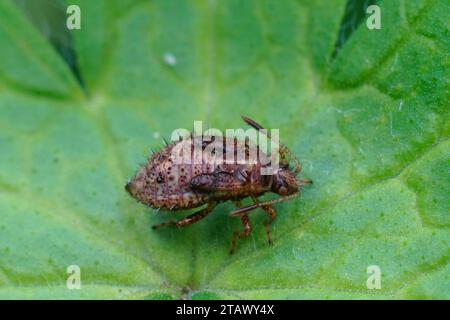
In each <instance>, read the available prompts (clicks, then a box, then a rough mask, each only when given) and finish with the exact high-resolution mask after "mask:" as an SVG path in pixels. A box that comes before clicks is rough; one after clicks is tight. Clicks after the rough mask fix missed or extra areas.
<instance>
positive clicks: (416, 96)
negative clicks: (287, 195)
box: [0, 0, 450, 299]
mask: <svg viewBox="0 0 450 320" xmlns="http://www.w3.org/2000/svg"><path fill="white" fill-rule="evenodd" d="M69 2H70V4H73V3H75V4H78V5H79V6H80V8H81V19H82V22H81V30H72V31H68V30H64V31H61V30H63V29H64V28H65V8H66V5H68V4H69ZM69 2H67V4H64V3H60V4H59V9H58V8H56V9H54V10H56V11H58V10H59V12H60V14H63V15H64V18H62V19H61V16H58V14H56V17H55V18H54V20H52V19H49V20H51V21H53V23H49V24H48V25H49V27H48V28H47V29H46V30H47V31H46V32H45V30H44V32H42V31H43V28H42V23H43V22H42V21H44V20H45V19H47V18H45V17H48V16H47V15H40V14H42V12H41V11H39V10H43V9H42V8H48V7H49V2H48V1H43V2H41V4H43V5H42V6H37V7H35V9H33V7H31V8H30V7H29V6H28V5H29V3H28V2H26V1H15V2H13V1H10V0H8V1H1V2H0V48H1V50H0V150H1V152H0V297H1V298H148V299H172V298H180V297H185V298H192V299H223V298H239V299H240V298H242V299H246V298H265V299H268V298H275V299H285V298H291V299H299V298H344V299H345V298H350V299H352V298H357V299H364V298H442V299H444V298H446V299H449V298H450V265H449V253H450V246H449V245H450V236H449V227H450V215H449V212H450V210H449V209H450V208H449V203H450V201H449V196H448V195H449V192H450V183H449V179H448V168H449V151H450V145H449V141H448V135H449V108H448V103H449V79H448V75H449V55H448V52H449V51H450V42H449V39H450V37H449V22H448V13H449V6H448V2H447V1H444V0H438V1H420V0H415V1H377V4H378V5H379V6H380V7H381V13H382V29H381V30H368V29H367V28H366V26H365V22H364V19H365V17H366V16H365V15H364V13H363V14H361V13H360V12H359V11H358V12H356V11H357V10H364V8H363V7H364V6H366V5H367V2H366V1H348V2H347V1H343V0H333V1H328V0H327V1H325V0H321V1H289V0H285V1H269V0H267V1H233V0H227V1H217V0H210V1H163V0H160V1H156V0H155V1H136V0H127V1H112V0H110V1H106V0H104V1H102V0H96V1H88V0H85V1H69ZM44 4H45V5H44ZM39 8H40V9H39ZM48 10H49V11H48V12H52V11H51V10H52V9H48ZM352 10H353V11H352ZM45 12H47V11H45ZM48 12H47V13H48ZM352 12H353V13H352ZM48 14H50V13H48ZM355 14H356V15H357V16H358V17H359V18H358V19H356V20H357V21H356V20H355V21H356V23H354V22H349V19H353V18H352V17H353V16H354V15H355ZM33 16H34V19H33ZM50 16H51V14H50ZM40 17H42V18H40ZM349 23H350V25H352V26H353V27H352V28H351V30H350V31H348V30H347V29H345V28H346V26H348V25H349ZM36 26H37V27H36ZM39 26H40V28H39ZM58 28H62V29H61V30H60V29H58ZM39 30H40V31H39ZM346 30H347V31H346ZM353 30H354V31H353ZM352 31H353V32H352ZM60 32H61V33H60ZM52 35H60V36H61V37H59V36H56V38H55V36H52ZM55 39H56V40H55ZM58 39H59V40H60V41H59V40H58ZM61 48H63V49H61ZM64 48H65V49H64ZM64 52H65V53H64ZM168 57H170V59H168ZM242 114H245V115H248V116H251V117H252V118H254V119H255V120H257V121H259V122H261V123H262V124H264V125H265V126H266V127H268V128H280V131H281V138H282V140H283V141H284V142H285V143H286V144H287V145H288V146H290V147H291V148H292V149H293V151H294V152H295V153H296V154H297V155H298V156H299V158H300V159H301V160H302V162H303V167H304V173H303V174H304V176H307V177H310V178H312V179H313V180H314V183H315V184H314V185H313V186H311V187H309V188H305V190H304V192H303V195H302V197H301V198H299V199H297V200H295V201H292V202H289V203H285V204H280V205H278V206H277V208H278V212H279V218H278V219H277V220H276V222H275V223H274V224H273V227H272V233H273V237H274V242H275V244H274V246H273V247H269V246H268V245H267V243H266V238H265V231H264V227H263V225H262V221H263V219H264V218H265V217H264V213H263V212H262V211H258V212H255V213H253V214H252V216H251V220H252V224H253V230H254V232H253V234H252V237H251V238H249V239H246V240H243V241H240V242H239V246H238V250H237V252H236V254H235V255H233V256H230V255H228V249H229V245H230V236H231V233H232V232H233V231H234V230H237V229H239V228H240V227H241V226H240V222H239V221H238V219H232V218H230V217H229V216H228V213H229V212H230V210H231V209H232V206H231V205H228V204H224V205H221V206H220V207H219V208H218V209H216V210H215V212H214V213H213V214H211V215H210V216H208V217H207V218H205V219H204V220H203V221H202V222H201V223H198V224H195V225H193V226H190V227H188V228H185V229H182V230H176V229H175V228H174V229H171V228H168V229H165V230H160V231H158V232H155V231H152V230H151V228H150V226H151V225H152V224H153V223H157V222H160V221H164V220H167V219H168V218H173V216H176V217H180V216H181V215H185V214H186V213H181V214H180V213H177V214H175V213H162V212H154V211H152V210H150V209H147V208H145V207H144V206H142V205H140V204H138V203H136V202H135V201H134V200H133V199H131V198H130V197H129V196H128V195H127V194H126V193H125V191H124V189H123V186H124V184H125V182H126V181H127V179H128V178H129V177H130V176H131V175H132V174H133V173H134V171H135V170H136V168H137V167H138V165H139V164H140V163H142V162H143V161H145V159H146V156H147V155H148V154H149V152H150V148H153V149H158V148H160V147H161V145H162V143H161V141H160V140H161V139H160V137H169V136H170V133H171V132H172V130H173V129H175V128H190V127H191V126H192V124H193V120H203V121H205V122H206V123H207V124H208V125H210V126H212V127H215V128H220V129H225V128H236V127H242V126H243V124H242V122H241V120H240V116H241V115H242ZM69 265H78V266H80V268H81V289H80V290H69V289H67V287H66V280H67V277H68V274H67V273H66V270H67V267H68V266H69ZM371 265H376V266H379V268H380V270H381V289H379V290H369V289H368V288H367V285H366V283H367V278H368V277H369V276H370V275H369V274H368V273H367V267H368V266H371Z"/></svg>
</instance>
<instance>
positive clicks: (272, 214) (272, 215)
mask: <svg viewBox="0 0 450 320" xmlns="http://www.w3.org/2000/svg"><path fill="white" fill-rule="evenodd" d="M252 199H253V202H254V203H255V205H258V204H259V203H260V202H259V199H258V198H257V197H252ZM261 208H262V209H263V210H264V211H265V212H266V213H267V214H268V215H269V219H267V220H264V226H265V227H266V235H267V241H268V242H269V245H272V244H273V241H272V237H271V235H270V224H271V223H272V222H273V220H275V219H276V218H277V212H276V211H275V209H274V208H273V207H272V206H271V205H270V204H269V205H264V206H261Z"/></svg>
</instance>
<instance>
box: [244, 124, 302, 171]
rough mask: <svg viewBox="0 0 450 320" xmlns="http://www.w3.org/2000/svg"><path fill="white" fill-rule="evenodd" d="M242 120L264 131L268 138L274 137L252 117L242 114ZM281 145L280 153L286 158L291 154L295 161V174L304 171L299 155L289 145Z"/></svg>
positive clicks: (290, 156)
mask: <svg viewBox="0 0 450 320" xmlns="http://www.w3.org/2000/svg"><path fill="white" fill-rule="evenodd" d="M242 120H244V121H245V122H246V123H247V124H248V125H250V126H252V127H253V128H255V129H256V130H258V131H261V132H262V133H264V134H265V135H266V136H267V138H269V139H271V138H272V137H271V136H270V133H269V132H268V131H267V130H266V129H264V128H263V127H262V126H261V125H260V124H259V123H257V122H256V121H255V120H252V119H250V118H249V117H246V116H242ZM279 145H280V154H281V156H282V157H283V158H284V155H285V154H287V155H288V156H289V158H290V159H291V160H292V161H294V163H295V169H294V172H295V174H298V173H300V171H302V165H301V163H300V161H299V160H298V159H297V157H296V156H295V154H293V153H292V152H291V150H289V148H288V147H286V146H285V145H284V144H282V143H279Z"/></svg>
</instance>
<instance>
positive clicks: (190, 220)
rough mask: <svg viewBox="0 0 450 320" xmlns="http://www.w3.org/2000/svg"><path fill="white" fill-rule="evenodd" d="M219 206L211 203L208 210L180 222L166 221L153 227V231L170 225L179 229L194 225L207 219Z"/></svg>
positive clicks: (198, 212) (205, 209)
mask: <svg viewBox="0 0 450 320" xmlns="http://www.w3.org/2000/svg"><path fill="white" fill-rule="evenodd" d="M216 205H217V203H216V202H211V203H210V204H209V205H208V206H207V207H206V208H204V209H202V210H200V211H197V212H195V213H193V214H191V215H189V216H187V217H184V218H182V219H180V220H169V221H165V222H163V223H159V224H155V225H153V226H152V228H153V229H159V228H161V227H165V226H168V225H176V226H177V227H184V226H187V225H190V224H193V223H195V222H197V221H199V220H201V219H203V218H204V217H206V216H207V215H208V214H209V213H210V212H211V211H212V210H213V209H214V207H215V206H216Z"/></svg>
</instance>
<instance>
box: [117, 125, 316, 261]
mask: <svg viewBox="0 0 450 320" xmlns="http://www.w3.org/2000/svg"><path fill="white" fill-rule="evenodd" d="M242 118H243V120H244V121H245V122H246V123H247V124H249V125H250V126H252V127H253V128H255V129H256V130H258V131H261V132H264V133H265V134H266V135H267V136H268V138H270V135H269V134H267V133H266V131H265V130H264V129H263V127H262V126H261V125H259V124H258V123H256V122H255V121H253V120H251V119H250V118H247V117H242ZM262 130H264V131H262ZM233 139H234V141H233V145H234V146H236V145H237V143H238V141H237V140H236V138H233ZM180 143H182V141H179V142H174V143H171V144H167V145H166V146H165V147H164V148H163V149H161V150H160V151H158V152H155V153H153V154H152V155H151V157H150V158H149V160H148V161H147V163H146V164H144V165H143V166H142V167H140V168H139V170H138V171H137V173H136V174H135V176H134V177H133V178H132V179H131V181H130V182H129V183H128V184H127V185H126V186H125V189H126V190H127V191H128V192H129V193H130V195H131V196H132V197H134V198H135V199H137V200H138V201H140V202H142V203H144V204H146V205H148V206H150V207H153V208H156V209H158V210H159V209H162V210H167V211H172V210H183V209H189V208H196V207H200V206H203V205H205V204H207V206H206V207H205V208H203V209H201V210H199V211H198V212H195V213H193V214H191V215H189V216H187V217H185V218H182V219H180V220H170V221H166V222H164V223H161V224H157V225H154V226H153V228H154V229H157V228H160V227H163V226H168V225H175V226H177V227H184V226H187V225H190V224H192V223H195V222H197V221H199V220H201V219H203V218H204V217H206V216H207V215H208V214H209V213H211V212H212V211H213V209H214V208H215V207H216V206H217V205H218V204H219V203H221V202H225V201H228V200H230V201H233V202H234V203H235V204H236V206H237V209H236V210H234V211H232V212H231V213H230V215H231V216H233V217H240V219H241V221H242V224H243V230H242V231H235V232H234V233H233V235H232V241H231V251H230V253H233V252H234V250H235V248H236V241H237V238H244V237H247V236H249V235H250V233H251V230H252V229H251V226H250V220H249V217H248V213H249V211H252V210H254V209H256V208H262V209H263V210H264V211H265V212H266V213H267V214H268V216H269V218H268V219H267V220H265V222H264V224H265V227H266V234H267V239H268V242H269V244H272V239H271V235H270V230H269V225H270V224H271V223H272V222H273V221H274V220H275V218H276V216H277V214H276V211H275V209H274V208H273V205H274V204H275V203H278V202H283V201H286V200H290V199H292V198H294V197H296V196H298V195H299V194H300V189H301V187H302V186H303V185H306V184H311V183H312V181H311V180H309V179H304V180H299V179H297V175H298V174H299V173H300V171H301V164H300V162H299V161H298V160H297V158H296V157H295V156H294V155H293V154H292V153H291V152H290V150H289V149H288V148H287V147H285V146H284V145H280V147H279V159H280V161H279V166H278V168H277V170H275V172H274V173H273V174H271V175H262V174H261V169H263V168H264V167H265V166H267V164H263V163H262V162H261V161H260V157H258V158H257V160H256V161H254V162H251V163H250V162H249V163H244V164H242V163H241V162H238V161H237V158H236V159H234V160H233V161H234V162H232V163H225V164H215V163H210V162H202V161H204V160H201V163H197V164H196V163H194V164H184V163H181V164H179V162H178V161H175V160H177V159H174V152H172V151H173V150H174V148H176V147H177V146H179V144H180ZM207 145H208V143H207V142H202V148H203V149H205V148H206V147H207ZM223 145H224V146H225V145H228V144H227V143H226V138H224V141H223ZM244 147H245V154H246V156H248V154H249V153H250V152H251V151H252V150H251V148H256V149H257V150H258V151H259V147H258V146H257V145H252V144H250V143H248V142H247V141H246V142H245V143H244ZM189 150H190V148H189ZM223 154H224V156H225V152H223ZM289 160H291V161H292V162H293V165H294V167H293V168H291V167H290V163H289ZM267 192H272V193H275V194H278V195H279V196H280V197H278V198H276V199H274V200H267V201H262V202H261V201H260V200H259V199H258V197H260V196H261V195H263V194H264V193H267ZM247 197H250V198H251V199H252V200H253V204H252V205H249V206H245V207H242V206H241V200H242V199H244V198H247Z"/></svg>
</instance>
